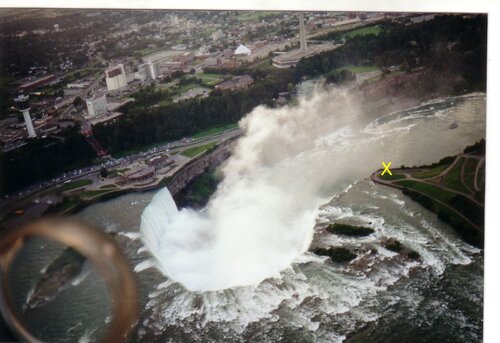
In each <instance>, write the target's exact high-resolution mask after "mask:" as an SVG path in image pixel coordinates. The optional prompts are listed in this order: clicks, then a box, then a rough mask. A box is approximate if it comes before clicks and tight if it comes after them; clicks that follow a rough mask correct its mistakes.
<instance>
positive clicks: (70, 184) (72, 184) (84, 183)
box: [58, 179, 92, 192]
mask: <svg viewBox="0 0 500 343" xmlns="http://www.w3.org/2000/svg"><path fill="white" fill-rule="evenodd" d="M90 184H92V180H89V179H81V180H76V181H71V182H68V183H65V184H63V185H62V186H61V187H59V188H58V191H60V192H66V191H69V190H72V189H75V188H79V187H83V186H87V185H90Z"/></svg>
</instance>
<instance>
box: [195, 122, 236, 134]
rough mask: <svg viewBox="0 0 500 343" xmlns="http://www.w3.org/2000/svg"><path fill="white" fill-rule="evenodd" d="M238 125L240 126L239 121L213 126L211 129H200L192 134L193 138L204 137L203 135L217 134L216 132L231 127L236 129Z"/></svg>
mask: <svg viewBox="0 0 500 343" xmlns="http://www.w3.org/2000/svg"><path fill="white" fill-rule="evenodd" d="M237 127H238V124H237V123H234V124H227V125H224V126H217V127H213V128H211V129H206V130H203V131H200V132H198V133H195V134H194V135H192V136H191V138H202V137H206V136H210V135H215V134H216V133H219V132H223V131H226V130H230V129H236V128H237Z"/></svg>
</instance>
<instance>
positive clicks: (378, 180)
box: [370, 154, 484, 232]
mask: <svg viewBox="0 0 500 343" xmlns="http://www.w3.org/2000/svg"><path fill="white" fill-rule="evenodd" d="M471 156H473V155H471ZM461 157H464V155H463V154H460V155H458V156H457V157H456V158H455V160H454V161H453V162H452V163H451V164H450V165H449V166H448V167H447V168H446V169H445V170H444V171H442V172H441V173H440V174H438V175H435V176H432V177H429V178H422V179H420V178H414V177H413V176H412V175H411V173H414V172H417V171H421V169H404V170H403V169H392V170H391V171H392V172H393V173H394V174H399V175H403V176H404V177H405V178H404V179H397V180H392V181H391V180H386V179H382V178H381V177H380V173H381V172H382V170H381V169H380V170H377V171H375V172H374V173H373V174H372V175H371V176H370V179H371V180H372V181H373V182H375V183H379V184H382V185H386V186H389V187H393V188H398V189H404V188H405V187H404V186H401V185H399V184H397V183H395V182H397V181H404V180H411V181H416V182H419V183H424V184H428V185H431V186H433V187H438V188H440V189H442V190H443V191H446V192H450V193H454V194H458V195H462V196H465V197H467V199H469V200H470V201H472V202H474V203H475V204H477V205H479V206H481V207H484V204H483V203H481V202H479V201H477V200H476V199H474V197H473V195H471V194H465V193H463V192H459V191H456V190H454V189H450V188H447V187H445V186H443V185H442V184H440V183H439V184H438V183H434V182H429V181H428V180H431V179H439V178H441V180H442V178H444V177H445V176H446V175H447V174H448V173H449V172H450V171H451V170H452V169H453V167H454V166H455V165H456V164H457V163H458V161H459V160H460V158H461ZM467 157H470V156H469V155H468V156H467ZM483 159H484V157H483ZM483 159H481V160H483ZM479 164H480V163H478V165H479ZM478 171H479V168H476V174H475V176H474V179H476V178H477V173H478ZM461 180H462V183H463V184H464V185H465V183H464V182H463V166H462V174H461ZM411 190H412V191H413V192H416V193H418V194H420V195H423V196H425V197H427V198H430V199H432V200H433V201H435V202H437V203H439V204H441V205H443V206H445V207H446V208H448V209H449V210H451V211H452V212H454V213H455V214H456V215H457V216H459V217H460V218H462V219H463V220H464V221H466V222H467V223H469V224H470V225H471V226H472V227H473V228H474V229H475V230H477V231H480V232H483V230H482V229H481V228H480V227H479V226H477V225H476V224H474V223H473V222H471V221H470V220H469V219H468V218H467V217H465V216H464V215H463V214H462V213H461V212H459V211H457V210H456V209H455V208H454V207H452V206H450V205H449V204H446V203H445V202H443V201H441V200H439V199H436V198H435V197H433V196H431V195H429V194H426V193H423V192H420V191H419V190H416V189H414V188H412V189H411Z"/></svg>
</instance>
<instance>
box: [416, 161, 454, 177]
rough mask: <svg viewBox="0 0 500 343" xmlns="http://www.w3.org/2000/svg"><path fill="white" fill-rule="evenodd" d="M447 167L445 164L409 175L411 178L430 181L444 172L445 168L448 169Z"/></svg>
mask: <svg viewBox="0 0 500 343" xmlns="http://www.w3.org/2000/svg"><path fill="white" fill-rule="evenodd" d="M448 167H449V164H445V165H442V166H437V167H435V168H432V169H427V170H423V171H419V172H415V173H413V174H411V176H413V177H414V178H416V179H430V178H433V177H436V176H438V175H439V174H441V173H442V172H444V171H445V170H446V168H448Z"/></svg>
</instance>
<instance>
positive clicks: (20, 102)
mask: <svg viewBox="0 0 500 343" xmlns="http://www.w3.org/2000/svg"><path fill="white" fill-rule="evenodd" d="M29 99H30V97H29V96H28V95H19V96H18V97H17V98H14V102H15V103H16V108H17V110H18V111H19V112H21V113H22V114H23V117H24V122H25V123H26V130H27V131H28V137H29V138H34V137H36V132H35V128H34V127H33V122H32V121H31V116H30V104H29Z"/></svg>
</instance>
